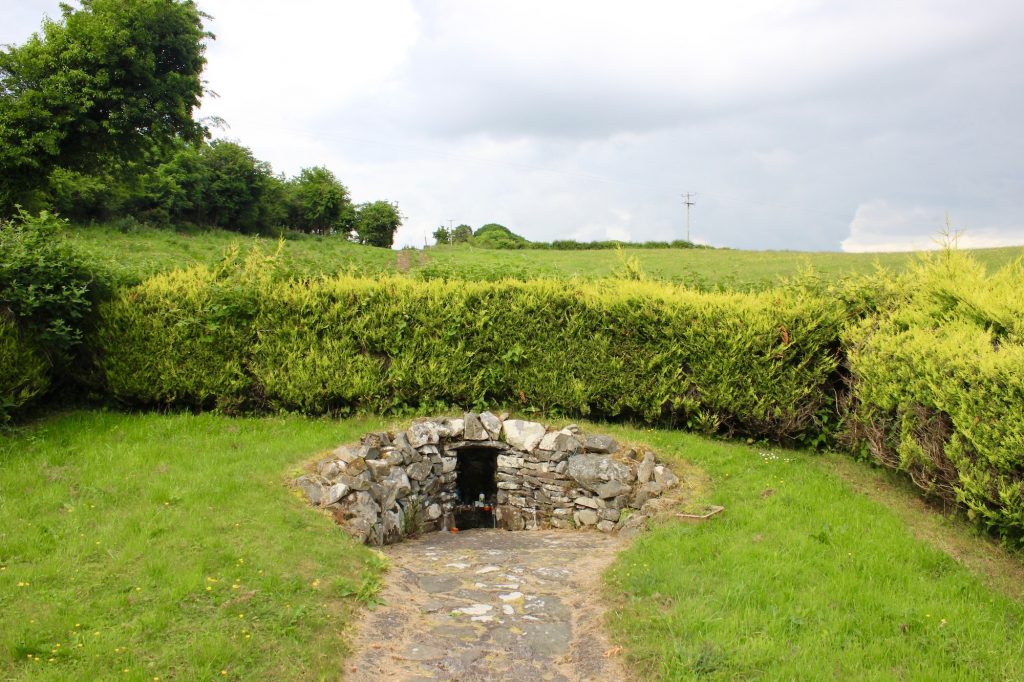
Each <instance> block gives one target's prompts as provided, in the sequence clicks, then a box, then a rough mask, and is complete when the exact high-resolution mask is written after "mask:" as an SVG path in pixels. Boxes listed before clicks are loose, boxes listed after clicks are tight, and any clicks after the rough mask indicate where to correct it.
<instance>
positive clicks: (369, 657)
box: [346, 529, 626, 681]
mask: <svg viewBox="0 0 1024 682" xmlns="http://www.w3.org/2000/svg"><path fill="white" fill-rule="evenodd" d="M625 543H626V541H625V540H623V539H621V538H618V537H616V536H609V535H605V534H603V533H597V532H586V531H522V532H508V531H502V530H482V529H477V530H470V531H462V532H460V533H456V534H451V533H430V534H428V535H426V536H423V537H421V538H419V539H416V540H410V541H407V542H403V543H400V544H398V545H392V546H390V547H388V548H387V549H386V550H385V553H386V554H387V556H388V557H389V559H390V561H391V570H390V571H389V572H388V575H387V578H386V583H385V587H384V590H383V593H382V597H383V599H384V601H385V605H383V606H380V607H378V608H377V609H376V610H375V611H372V612H370V613H368V614H367V615H366V616H365V617H364V618H363V620H362V622H361V623H360V624H359V625H358V626H357V632H356V634H355V636H354V641H353V645H354V648H355V651H356V653H355V655H354V657H353V658H352V660H351V661H349V662H348V664H347V665H346V679H349V680H375V681H376V680H459V681H470V680H472V681H476V680H529V681H540V680H623V679H625V678H626V675H625V672H624V670H623V668H622V664H621V662H620V660H619V657H618V656H616V655H615V654H614V652H615V651H616V650H615V649H614V648H613V647H612V645H611V643H610V642H609V641H608V639H607V637H606V635H605V634H604V631H603V627H602V623H603V609H602V607H601V601H600V599H599V590H600V576H601V573H602V572H603V570H604V569H605V567H606V566H608V564H609V563H611V561H612V559H613V558H614V556H615V554H616V552H617V551H618V550H619V549H621V548H622V547H623V546H624V545H625Z"/></svg>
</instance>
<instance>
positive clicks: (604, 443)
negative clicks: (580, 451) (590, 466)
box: [583, 434, 619, 454]
mask: <svg viewBox="0 0 1024 682" xmlns="http://www.w3.org/2000/svg"><path fill="white" fill-rule="evenodd" d="M583 446H584V447H585V448H586V449H587V452H595V453H598V454H610V453H613V452H617V451H618V449H619V444H618V443H617V442H615V439H614V438H612V437H611V436H603V435H599V434H595V435H592V436H587V437H586V440H584V441H583Z"/></svg>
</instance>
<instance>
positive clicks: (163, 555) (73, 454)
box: [0, 412, 380, 680]
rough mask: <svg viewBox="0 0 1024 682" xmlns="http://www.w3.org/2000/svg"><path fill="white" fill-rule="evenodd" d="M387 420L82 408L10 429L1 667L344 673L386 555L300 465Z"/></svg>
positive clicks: (182, 675) (52, 676)
mask: <svg viewBox="0 0 1024 682" xmlns="http://www.w3.org/2000/svg"><path fill="white" fill-rule="evenodd" d="M374 426H375V424H374V423H371V422H363V421H358V420H349V421H344V422H333V421H326V420H323V421H315V420H306V419H298V418H294V419H229V418H225V417H217V416H211V415H201V416H190V415H172V416H160V415H142V416H129V415H123V414H113V413H104V412H76V413H71V414H67V415H63V416H55V417H52V418H49V419H45V420H43V421H41V422H38V423H36V424H33V425H31V426H28V427H25V428H23V429H21V430H19V431H18V432H17V433H15V434H13V435H11V434H8V435H6V436H4V435H0V678H3V679H12V680H30V679H31V680H112V679H124V680H155V679H160V680H170V679H174V680H211V679H236V680H239V679H245V680H310V679H313V680H315V679H336V678H337V676H338V671H339V670H340V665H341V661H342V659H343V658H344V657H345V655H346V647H345V639H344V636H343V630H344V626H345V625H346V623H348V621H349V619H350V618H351V616H352V614H353V612H354V610H355V609H357V608H358V607H359V605H360V602H361V601H362V602H366V601H369V600H372V598H373V594H374V591H375V587H376V585H377V580H378V576H379V572H380V562H379V560H378V559H377V555H376V554H374V553H372V552H371V551H369V550H367V549H366V548H364V547H362V546H359V545H355V544H353V543H352V542H351V541H350V540H349V539H348V538H347V536H345V535H344V534H343V533H342V532H341V531H340V530H339V529H338V528H337V526H335V525H334V524H333V522H332V521H331V520H330V519H329V518H327V517H326V516H325V515H321V514H317V513H315V512H313V511H311V510H310V509H309V508H308V507H307V506H306V505H305V504H304V503H303V502H302V501H301V500H299V499H298V498H296V497H293V496H292V494H291V493H290V491H289V490H288V488H287V486H286V481H287V479H288V474H289V472H290V471H291V470H293V469H294V467H295V465H296V463H299V462H301V461H303V460H304V459H306V458H308V457H309V456H310V455H311V454H312V453H315V452H317V451H319V450H322V449H325V448H328V447H331V446H333V445H336V444H338V443H341V442H344V441H347V440H351V439H354V438H356V437H358V436H359V435H361V434H362V433H363V432H364V431H366V430H368V429H370V428H373V427H374Z"/></svg>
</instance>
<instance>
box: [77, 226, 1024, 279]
mask: <svg viewBox="0 0 1024 682" xmlns="http://www.w3.org/2000/svg"><path fill="white" fill-rule="evenodd" d="M69 235H70V237H71V240H72V241H73V242H74V243H75V244H76V245H77V246H78V247H79V248H80V249H82V250H83V251H84V252H85V253H87V254H88V255H89V257H90V258H92V259H93V260H96V261H98V262H100V263H102V264H104V265H105V266H106V267H108V268H109V269H111V270H112V271H113V272H115V273H116V274H117V275H118V276H119V277H120V278H122V279H123V280H125V281H138V280H140V279H143V278H145V277H146V276H148V275H151V274H154V273H156V272H162V271H165V270H169V269H173V268H180V267H185V266H188V265H190V264H193V263H213V262H216V261H217V260H218V259H220V258H221V257H222V256H223V254H224V253H225V251H226V250H228V249H229V248H231V247H232V246H233V245H237V246H239V247H240V248H243V249H248V248H250V247H251V246H252V245H254V244H257V245H259V246H260V247H261V248H263V249H266V250H273V249H275V248H276V247H277V240H276V239H273V238H267V237H248V236H244V235H239V234H238V233H236V232H227V231H224V230H207V231H202V232H174V231H170V230H158V229H153V228H136V229H133V230H131V231H127V232H123V231H119V230H116V229H113V228H110V227H74V228H72V229H70V230H69ZM971 253H973V254H974V256H975V257H976V258H977V259H978V260H979V261H980V262H981V263H983V264H984V265H986V266H987V267H988V268H989V269H993V268H996V267H999V266H1001V265H1003V264H1005V263H1008V262H1011V261H1013V260H1016V259H1018V258H1020V257H1021V256H1024V247H1004V248H997V249H977V250H973V251H972V252H971ZM915 257H916V256H915V255H914V254H909V253H882V254H852V253H831V252H829V253H822V252H800V251H737V250H730V249H624V250H623V251H622V252H621V253H620V252H617V251H611V250H597V251H554V250H536V251H535V250H529V251H519V250H507V249H482V248H476V247H473V246H467V245H455V246H435V247H430V248H428V249H425V250H412V249H406V250H403V251H393V250H389V249H381V248H374V247H368V246H360V245H358V244H353V243H351V242H347V241H345V240H343V239H339V238H336V237H318V236H312V235H304V234H296V233H291V234H289V235H288V237H287V239H285V241H284V246H283V249H282V252H281V258H282V261H283V262H284V264H285V267H286V268H288V269H289V270H290V271H292V272H294V273H296V274H300V275H316V274H321V273H323V274H334V273H337V272H339V271H356V272H360V273H364V274H372V273H377V272H393V271H399V270H401V271H408V272H410V273H411V274H413V275H414V276H417V277H421V278H426V279H434V278H452V279H456V278H461V279H469V280H498V279H502V278H504V277H513V278H516V279H529V278H538V277H553V278H572V277H578V278H582V279H592V278H598V277H607V276H611V275H614V274H615V273H616V272H617V271H618V270H620V269H621V268H622V266H623V260H624V259H627V258H636V259H637V261H638V262H639V263H640V265H641V267H642V268H643V271H644V272H645V273H646V274H647V275H648V276H649V277H651V278H654V279H659V280H665V281H673V282H685V283H687V284H689V285H691V286H694V287H696V288H701V289H717V288H724V289H760V288H764V287H766V286H770V285H771V284H773V283H775V282H777V281H778V279H779V278H780V277H791V276H793V275H796V274H798V273H799V272H801V271H802V270H805V269H807V268H808V267H810V268H813V269H814V270H815V271H816V272H817V273H818V274H819V275H820V276H822V277H825V278H828V279H836V278H839V277H842V276H844V275H851V274H856V273H863V272H869V271H871V270H872V269H873V268H874V267H875V265H876V264H879V265H881V266H883V267H886V268H889V269H891V270H893V271H900V270H902V269H903V268H905V267H906V266H907V265H908V264H909V263H912V262H913V260H914V258H915Z"/></svg>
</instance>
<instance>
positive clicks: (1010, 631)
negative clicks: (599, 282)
mask: <svg viewBox="0 0 1024 682" xmlns="http://www.w3.org/2000/svg"><path fill="white" fill-rule="evenodd" d="M620 433H621V434H622V435H623V436H625V437H630V436H632V435H633V433H632V432H629V431H625V432H620ZM643 436H644V437H645V440H647V441H648V442H649V443H650V444H651V445H653V446H655V447H656V448H658V449H659V451H660V452H662V453H663V454H665V455H668V456H669V457H679V458H685V459H686V460H687V461H691V462H694V463H696V464H697V465H698V466H700V467H702V468H704V469H705V470H706V471H707V472H708V473H709V474H710V475H711V477H712V479H713V481H714V486H713V488H712V490H711V491H710V492H709V493H708V500H709V501H711V502H714V503H717V504H722V505H724V506H725V508H726V510H725V512H724V513H723V515H722V516H721V517H720V518H717V519H715V520H714V521H712V522H710V523H707V524H705V525H700V526H687V525H678V524H672V525H665V526H662V527H660V528H658V529H657V530H655V531H654V532H652V533H650V534H648V535H646V536H643V537H641V538H640V539H639V541H638V542H637V543H635V545H634V546H633V547H632V548H631V549H629V550H627V551H626V552H625V553H624V554H623V555H621V556H620V559H619V560H618V562H617V563H616V564H615V565H614V566H613V567H612V570H611V571H610V573H609V575H608V585H609V587H610V594H611V598H612V599H613V600H614V601H615V602H616V603H617V604H618V608H616V609H615V610H613V616H612V619H611V625H612V631H613V637H616V638H618V640H619V642H620V643H621V644H623V645H624V646H625V647H626V649H627V652H628V657H629V661H630V665H631V667H633V669H635V670H636V671H637V673H638V677H639V678H640V679H712V680H735V679H762V678H766V679H856V680H892V679H913V680H1016V679H1022V678H1024V637H1022V636H1021V630H1020V627H1021V623H1022V619H1024V604H1022V603H1021V602H1020V601H1017V600H1015V599H1014V598H1013V597H1011V596H1010V595H1009V594H1007V592H1010V593H1011V594H1016V595H1017V597H1018V598H1019V590H1015V591H1010V590H1002V589H1000V587H1001V586H1005V585H1016V584H1017V583H1019V582H1020V580H1021V578H1022V576H1024V571H1022V570H1021V564H1020V561H1019V559H1014V558H1011V557H1009V556H1007V555H1006V554H1005V553H1003V552H1001V551H1000V550H998V549H996V548H995V547H994V546H993V545H991V543H989V542H987V541H986V540H983V539H980V538H975V537H972V536H971V532H970V531H969V530H967V528H966V526H961V525H959V524H957V523H947V524H943V525H941V526H940V525H938V524H935V523H932V522H931V521H924V522H922V521H921V520H920V518H918V519H917V520H916V522H915V520H914V519H913V518H912V516H910V515H908V514H904V513H901V512H903V511H906V510H905V509H904V507H907V506H913V503H911V502H909V501H910V500H916V497H915V496H914V494H913V493H912V492H911V491H907V490H904V491H902V492H901V491H893V490H892V486H891V485H888V484H886V483H885V480H886V477H887V474H885V473H882V472H874V471H872V470H871V469H869V468H868V467H865V466H863V465H856V464H855V465H853V466H849V467H848V466H845V465H844V464H837V460H836V458H835V457H822V456H819V455H813V454H808V453H803V452H793V451H786V450H779V449H766V448H761V449H757V450H755V449H752V448H750V447H746V446H742V445H738V444H731V443H724V442H710V441H706V440H701V439H698V438H696V437H693V436H689V435H684V434H677V433H669V432H664V431H657V432H648V433H644V434H643ZM878 486H882V487H886V488H887V490H888V492H887V495H888V496H889V499H888V500H887V501H888V502H890V503H891V502H892V501H893V500H897V501H898V503H896V504H882V503H880V502H879V501H878V499H875V498H876V497H877V496H875V495H869V494H867V491H869V490H872V489H874V488H875V487H878ZM927 516H928V518H929V519H931V520H932V521H933V520H934V519H936V518H941V517H937V516H936V515H935V514H928V515H927ZM920 528H926V529H927V530H928V532H924V533H919V532H918V531H919V529H920ZM917 535H922V536H924V537H929V536H930V537H931V540H932V542H928V541H926V540H925V539H919V538H918V537H916V536H917ZM938 539H942V540H943V541H942V542H937V540H938ZM934 544H941V545H944V546H947V547H957V548H959V550H960V553H961V554H963V555H964V556H963V563H964V564H967V565H975V566H981V565H986V566H987V567H988V569H989V570H987V571H986V572H985V573H974V572H972V571H971V570H969V569H968V568H965V566H964V565H962V564H961V563H959V562H958V561H956V560H954V559H953V558H951V556H950V554H947V553H944V552H942V551H940V550H939V549H937V548H936V547H935V546H933V545H934ZM993 557H997V558H995V559H994V558H993ZM972 558H973V560H972Z"/></svg>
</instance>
